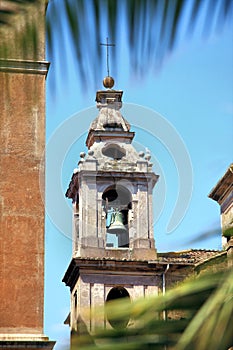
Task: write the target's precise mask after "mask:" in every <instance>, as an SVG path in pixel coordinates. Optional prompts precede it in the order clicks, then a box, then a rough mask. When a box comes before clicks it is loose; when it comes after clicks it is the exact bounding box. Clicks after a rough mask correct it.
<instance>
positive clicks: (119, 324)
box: [106, 286, 130, 329]
mask: <svg viewBox="0 0 233 350" xmlns="http://www.w3.org/2000/svg"><path fill="white" fill-rule="evenodd" d="M123 298H124V300H125V301H128V302H129V303H130V296H129V293H128V291H127V290H126V289H125V288H123V287H121V286H118V287H114V288H112V289H111V290H110V291H109V293H108V295H107V299H106V306H107V307H106V318H107V320H108V322H109V323H110V325H111V326H112V327H113V328H117V329H119V328H126V327H127V325H128V323H129V320H130V318H129V317H125V318H124V319H121V320H115V319H113V318H112V315H111V306H110V304H108V303H109V302H110V301H114V300H117V299H123Z"/></svg>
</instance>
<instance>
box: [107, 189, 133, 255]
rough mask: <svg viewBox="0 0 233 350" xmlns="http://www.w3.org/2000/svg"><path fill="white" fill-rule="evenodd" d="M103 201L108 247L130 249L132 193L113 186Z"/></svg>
mask: <svg viewBox="0 0 233 350" xmlns="http://www.w3.org/2000/svg"><path fill="white" fill-rule="evenodd" d="M102 200H103V207H104V211H105V213H106V247H109V248H110V247H112V248H128V247H129V229H128V212H129V209H131V207H132V203H131V193H130V192H129V190H127V189H126V188H124V187H123V186H112V187H109V188H107V189H106V191H105V192H104V193H103V196H102Z"/></svg>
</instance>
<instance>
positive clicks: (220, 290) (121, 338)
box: [72, 270, 233, 350]
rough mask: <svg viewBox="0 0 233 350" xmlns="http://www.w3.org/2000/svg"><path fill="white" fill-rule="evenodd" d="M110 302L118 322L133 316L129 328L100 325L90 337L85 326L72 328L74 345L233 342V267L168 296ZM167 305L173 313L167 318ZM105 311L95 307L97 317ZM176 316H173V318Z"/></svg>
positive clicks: (180, 349) (111, 348)
mask: <svg viewBox="0 0 233 350" xmlns="http://www.w3.org/2000/svg"><path fill="white" fill-rule="evenodd" d="M106 307H107V308H109V309H110V312H111V319H114V320H115V321H116V322H122V320H128V319H129V318H130V322H129V325H128V327H126V328H120V327H119V328H116V329H112V328H111V329H105V330H103V329H102V330H101V329H99V330H97V331H96V333H95V335H93V336H92V337H91V336H90V335H89V334H88V332H87V330H86V329H85V328H84V327H82V330H81V331H80V332H79V335H76V336H75V332H73V341H72V350H75V349H80V350H92V349H96V348H101V349H104V350H117V349H121V350H123V349H124V350H126V349H134V350H137V349H138V350H139V349H140V350H142V349H143V350H146V349H163V350H164V349H171V348H172V349H175V350H196V349H198V350H207V349H208V350H209V349H211V350H227V349H228V348H229V347H230V346H232V345H233V333H232V315H233V271H232V270H229V271H227V272H225V273H222V272H221V273H220V272H217V273H214V274H211V275H206V274H205V275H204V274H203V275H201V276H200V277H198V278H195V279H193V280H191V281H186V282H184V283H183V284H181V285H179V286H177V287H176V288H174V289H171V290H169V291H168V292H166V293H165V295H164V296H151V297H146V298H143V299H138V300H136V301H134V302H132V303H129V302H128V300H124V299H120V300H119V301H113V302H111V303H107V304H106ZM164 310H165V311H166V315H170V317H166V320H164ZM101 312H102V311H101V310H100V309H97V311H96V317H99V315H100V314H101ZM108 312H109V310H108ZM174 312H175V313H174ZM172 315H175V317H174V318H173V319H172V317H173V316H172ZM177 315H178V316H177ZM80 333H82V334H81V335H80ZM96 344H98V345H96Z"/></svg>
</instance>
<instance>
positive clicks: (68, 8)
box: [47, 0, 233, 85]
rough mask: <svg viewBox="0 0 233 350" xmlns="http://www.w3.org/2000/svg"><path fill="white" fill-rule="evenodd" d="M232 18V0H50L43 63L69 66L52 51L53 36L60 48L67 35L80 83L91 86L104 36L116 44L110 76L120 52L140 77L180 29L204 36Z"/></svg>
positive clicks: (102, 66) (98, 72) (98, 73)
mask: <svg viewBox="0 0 233 350" xmlns="http://www.w3.org/2000/svg"><path fill="white" fill-rule="evenodd" d="M232 18H233V1H232V0H189V1H187V0H117V1H115V0H63V1H62V2H61V1H60V2H59V1H56V0H53V1H50V2H49V6H48V11H47V39H48V53H49V59H51V61H53V60H56V59H57V60H58V61H61V62H62V63H61V65H62V67H63V69H64V67H65V66H66V64H69V62H67V61H65V57H64V56H65V52H64V51H63V52H62V50H61V56H62V57H61V56H60V57H58V55H56V50H55V47H56V46H57V42H58V38H59V43H60V46H61V47H62V49H64V50H65V47H66V40H67V33H69V40H70V43H71V46H72V52H73V56H74V58H73V60H74V62H76V65H77V70H78V73H79V76H80V79H81V80H82V82H83V83H88V84H87V85H91V84H92V83H95V82H97V81H99V80H100V78H103V76H102V75H103V72H106V59H105V57H106V51H105V50H104V49H103V47H101V46H100V43H102V42H104V41H105V38H106V36H108V38H109V42H110V43H115V44H116V47H115V48H113V49H110V50H111V58H112V63H111V65H110V75H111V72H112V67H114V76H115V75H116V74H117V64H116V62H119V60H117V59H118V58H119V56H120V55H122V54H123V55H124V58H125V61H127V60H129V62H130V67H131V69H132V72H133V73H134V74H137V75H138V76H143V75H144V74H145V73H146V72H148V68H151V67H153V69H154V70H156V69H158V68H160V66H161V64H162V62H164V59H165V58H166V56H167V55H168V54H169V53H170V52H171V51H172V50H174V48H175V47H176V45H177V44H178V43H179V39H180V35H181V31H182V33H183V32H186V35H187V36H191V35H192V34H194V33H196V32H201V33H202V34H203V35H204V36H205V37H208V35H209V34H210V33H212V32H213V31H215V30H216V31H217V30H220V29H221V28H222V27H223V25H224V24H225V23H226V22H227V21H228V20H232ZM66 23H67V24H66ZM200 27H201V28H200ZM66 31H67V32H66ZM122 41H124V42H125V43H124V44H122ZM126 48H127V49H126ZM122 50H123V51H122ZM118 65H119V63H118ZM97 67H98V69H97ZM121 68H123V67H118V69H121Z"/></svg>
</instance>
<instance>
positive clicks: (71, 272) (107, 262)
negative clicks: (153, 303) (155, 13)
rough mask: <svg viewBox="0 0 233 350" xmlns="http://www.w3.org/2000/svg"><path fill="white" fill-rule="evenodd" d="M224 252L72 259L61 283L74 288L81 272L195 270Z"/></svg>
mask: <svg viewBox="0 0 233 350" xmlns="http://www.w3.org/2000/svg"><path fill="white" fill-rule="evenodd" d="M226 254H227V253H226V251H219V250H205V249H199V250H198V249H196V250H194V249H191V250H185V251H180V252H167V253H158V256H157V259H155V260H146V259H145V260H139V259H126V258H125V259H116V258H111V257H106V258H94V257H84V258H81V257H77V258H76V257H75V258H73V259H72V261H71V263H70V265H69V267H68V269H67V271H66V273H65V276H64V277H63V282H64V283H66V285H68V286H70V287H71V289H72V288H73V287H74V285H75V283H76V281H77V279H78V277H79V275H80V273H81V271H82V270H83V271H85V272H87V271H89V272H90V271H91V273H101V274H104V273H105V272H107V273H108V272H110V273H112V272H113V271H121V272H124V273H125V274H132V273H133V274H140V275H141V274H155V273H157V274H162V273H163V272H164V270H165V269H166V267H167V265H168V264H169V265H170V270H171V269H175V270H177V269H182V268H187V267H189V268H195V267H196V266H199V265H201V264H203V263H206V262H208V261H210V260H212V259H215V258H220V257H223V256H226Z"/></svg>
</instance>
